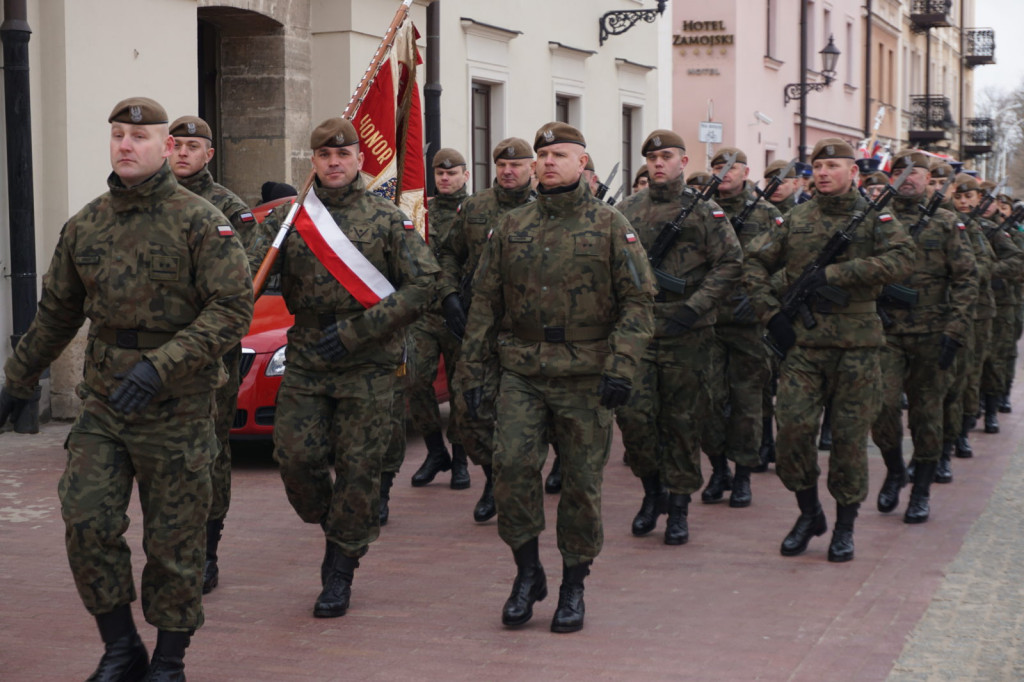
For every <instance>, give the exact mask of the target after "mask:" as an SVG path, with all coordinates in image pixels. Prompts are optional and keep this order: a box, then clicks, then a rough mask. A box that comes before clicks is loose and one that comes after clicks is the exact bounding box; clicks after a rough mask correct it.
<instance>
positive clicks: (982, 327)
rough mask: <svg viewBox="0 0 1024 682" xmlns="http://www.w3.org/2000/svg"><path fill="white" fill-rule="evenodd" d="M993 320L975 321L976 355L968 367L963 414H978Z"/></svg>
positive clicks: (974, 354) (972, 357)
mask: <svg viewBox="0 0 1024 682" xmlns="http://www.w3.org/2000/svg"><path fill="white" fill-rule="evenodd" d="M991 342H992V320H990V319H989V320H975V321H974V353H973V354H972V356H971V364H970V365H968V367H967V379H966V383H965V384H964V393H963V413H964V414H967V415H975V414H978V410H979V408H978V405H979V401H980V399H981V372H982V368H983V367H984V366H985V363H986V362H988V356H989V353H990V352H991V350H992V349H991V345H990V344H991Z"/></svg>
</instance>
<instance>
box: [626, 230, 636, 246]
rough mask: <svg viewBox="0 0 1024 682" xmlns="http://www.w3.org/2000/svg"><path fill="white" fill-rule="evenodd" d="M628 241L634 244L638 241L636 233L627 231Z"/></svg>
mask: <svg viewBox="0 0 1024 682" xmlns="http://www.w3.org/2000/svg"><path fill="white" fill-rule="evenodd" d="M626 241H627V242H629V243H630V244H632V243H633V242H635V241H636V235H635V234H633V233H632V232H627V233H626Z"/></svg>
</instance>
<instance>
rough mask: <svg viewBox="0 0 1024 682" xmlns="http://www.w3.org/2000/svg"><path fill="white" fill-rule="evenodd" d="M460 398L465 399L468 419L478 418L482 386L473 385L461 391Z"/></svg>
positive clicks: (482, 392)
mask: <svg viewBox="0 0 1024 682" xmlns="http://www.w3.org/2000/svg"><path fill="white" fill-rule="evenodd" d="M462 399H463V400H465V401H466V414H467V415H468V416H469V418H470V419H474V420H476V419H480V414H479V412H480V405H481V404H482V403H483V401H484V387H483V386H474V387H473V388H470V389H466V390H465V391H463V392H462Z"/></svg>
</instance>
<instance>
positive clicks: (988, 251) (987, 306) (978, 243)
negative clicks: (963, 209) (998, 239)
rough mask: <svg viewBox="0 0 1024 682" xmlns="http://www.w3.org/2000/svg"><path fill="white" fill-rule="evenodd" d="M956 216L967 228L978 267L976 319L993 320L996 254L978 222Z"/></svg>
mask: <svg viewBox="0 0 1024 682" xmlns="http://www.w3.org/2000/svg"><path fill="white" fill-rule="evenodd" d="M956 215H957V217H958V218H960V220H961V221H962V222H963V223H964V225H966V226H967V236H968V238H969V239H970V241H971V248H972V249H973V250H974V261H975V263H976V264H977V266H978V298H977V299H976V300H975V302H974V310H973V315H974V319H975V320H991V319H992V318H993V317H995V316H996V299H995V294H993V292H992V269H993V267H994V266H995V259H996V254H995V251H993V250H992V244H991V243H990V242H989V240H988V239H986V238H985V233H984V232H983V231H982V229H981V226H980V225H978V223H977V221H975V220H971V219H970V218H968V216H967V215H966V214H964V213H960V212H957V213H956Z"/></svg>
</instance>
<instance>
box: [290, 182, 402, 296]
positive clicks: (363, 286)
mask: <svg viewBox="0 0 1024 682" xmlns="http://www.w3.org/2000/svg"><path fill="white" fill-rule="evenodd" d="M295 230H296V231H297V232H298V233H299V234H300V235H301V236H302V239H303V241H305V242H306V245H307V246H308V247H309V248H310V250H311V251H312V252H313V255H315V256H316V258H317V260H318V261H320V262H321V263H323V266H324V267H325V268H327V271H328V272H330V273H331V275H332V276H333V277H334V278H335V279H336V280H338V282H339V283H340V284H341V286H343V287H345V291H347V292H348V293H350V294H352V297H353V298H355V299H356V300H357V301H359V303H360V304H361V305H362V306H363V307H364V308H370V307H372V306H374V305H376V304H377V303H379V302H380V300H381V299H382V298H385V297H387V296H390V295H391V294H393V293H394V292H395V287H393V286H392V285H391V282H389V281H388V278H387V277H385V276H384V275H383V274H381V272H380V270H378V269H377V268H376V267H374V265H373V263H371V262H370V261H369V260H367V258H366V256H364V255H363V254H362V253H361V252H360V251H359V249H358V248H356V246H355V245H354V244H353V243H352V242H351V241H349V238H348V237H346V236H345V233H344V232H342V231H341V228H340V227H338V224H337V223H336V222H334V218H332V217H331V213H330V211H328V210H327V207H326V206H324V204H323V202H322V201H320V198H319V197H317V195H316V192H315V191H313V190H310V192H309V193H308V194H306V200H305V201H304V202H303V203H302V209H301V210H300V211H299V214H298V215H297V216H296V217H295Z"/></svg>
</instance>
